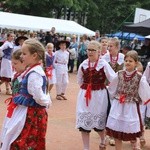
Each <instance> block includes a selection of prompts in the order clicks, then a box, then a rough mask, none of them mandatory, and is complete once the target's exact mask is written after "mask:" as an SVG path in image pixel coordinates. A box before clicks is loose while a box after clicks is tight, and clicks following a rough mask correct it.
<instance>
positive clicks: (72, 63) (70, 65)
mask: <svg viewBox="0 0 150 150" xmlns="http://www.w3.org/2000/svg"><path fill="white" fill-rule="evenodd" d="M68 69H69V71H70V72H73V69H74V59H69V63H68Z"/></svg>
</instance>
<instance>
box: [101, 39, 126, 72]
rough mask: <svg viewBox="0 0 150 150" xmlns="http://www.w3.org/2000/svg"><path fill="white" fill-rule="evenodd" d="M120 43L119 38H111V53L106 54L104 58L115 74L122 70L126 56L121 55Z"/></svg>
mask: <svg viewBox="0 0 150 150" xmlns="http://www.w3.org/2000/svg"><path fill="white" fill-rule="evenodd" d="M119 49H120V41H119V40H118V39H117V38H111V39H110V40H109V42H108V50H109V53H106V54H105V55H104V56H103V57H102V58H104V59H105V60H106V61H107V62H108V63H109V64H110V66H111V67H112V68H113V70H114V71H115V72H117V71H119V70H122V69H123V66H124V64H123V63H124V55H123V54H122V53H119Z"/></svg>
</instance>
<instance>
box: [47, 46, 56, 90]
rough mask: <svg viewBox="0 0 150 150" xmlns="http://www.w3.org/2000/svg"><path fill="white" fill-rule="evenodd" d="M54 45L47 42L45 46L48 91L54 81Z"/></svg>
mask: <svg viewBox="0 0 150 150" xmlns="http://www.w3.org/2000/svg"><path fill="white" fill-rule="evenodd" d="M53 49H54V45H53V43H48V44H47V46H46V50H47V52H46V76H47V78H48V91H49V92H50V91H51V89H52V87H53V85H54V84H55V83H56V74H55V68H54V66H53V61H54V57H55V56H54V55H55V54H54V52H53Z"/></svg>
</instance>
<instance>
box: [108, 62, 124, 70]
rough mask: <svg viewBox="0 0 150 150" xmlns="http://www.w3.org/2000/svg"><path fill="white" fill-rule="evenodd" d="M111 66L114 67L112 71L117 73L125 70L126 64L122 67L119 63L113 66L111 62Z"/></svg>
mask: <svg viewBox="0 0 150 150" xmlns="http://www.w3.org/2000/svg"><path fill="white" fill-rule="evenodd" d="M109 65H110V66H111V67H112V69H113V70H114V71H115V72H118V71H119V70H123V66H124V64H121V65H119V64H118V63H116V64H112V63H111V62H109Z"/></svg>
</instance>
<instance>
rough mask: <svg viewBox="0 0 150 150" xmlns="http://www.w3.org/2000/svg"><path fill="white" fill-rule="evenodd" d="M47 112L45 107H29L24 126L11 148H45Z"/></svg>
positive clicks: (38, 149) (35, 149)
mask: <svg viewBox="0 0 150 150" xmlns="http://www.w3.org/2000/svg"><path fill="white" fill-rule="evenodd" d="M46 128H47V113H46V110H45V108H35V107H34V108H33V107H28V113H27V117H26V122H25V125H24V128H23V130H22V132H21V134H20V135H19V137H18V138H17V139H16V140H15V141H14V142H13V143H12V144H11V148H10V150H45V149H46V148H45V134H46Z"/></svg>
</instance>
